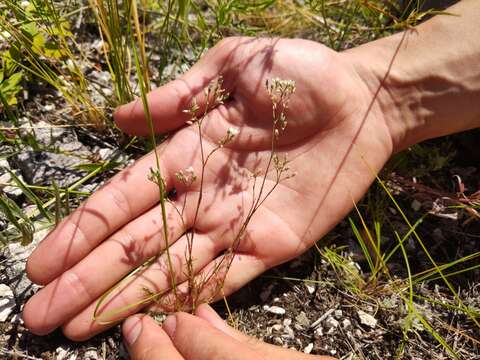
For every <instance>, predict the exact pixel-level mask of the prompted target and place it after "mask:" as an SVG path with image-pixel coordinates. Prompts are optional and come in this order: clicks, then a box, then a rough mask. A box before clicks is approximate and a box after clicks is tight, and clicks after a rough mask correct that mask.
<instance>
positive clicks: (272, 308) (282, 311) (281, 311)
mask: <svg viewBox="0 0 480 360" xmlns="http://www.w3.org/2000/svg"><path fill="white" fill-rule="evenodd" d="M263 310H265V311H266V312H269V313H272V314H275V315H285V313H286V311H285V309H284V308H282V307H280V306H275V305H274V306H268V305H264V306H263Z"/></svg>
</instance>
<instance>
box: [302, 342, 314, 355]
mask: <svg viewBox="0 0 480 360" xmlns="http://www.w3.org/2000/svg"><path fill="white" fill-rule="evenodd" d="M312 350H313V343H310V344H308V345H307V346H305V349H303V352H304V353H305V354H310V353H311V352H312Z"/></svg>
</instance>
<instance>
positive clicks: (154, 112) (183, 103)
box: [114, 38, 252, 136]
mask: <svg viewBox="0 0 480 360" xmlns="http://www.w3.org/2000/svg"><path fill="white" fill-rule="evenodd" d="M251 41H252V39H249V38H228V39H224V40H222V41H221V42H220V43H219V44H217V46H215V47H214V48H212V49H211V50H210V51H208V52H207V54H205V56H204V57H203V58H202V59H201V60H200V61H199V62H198V63H197V64H195V65H194V66H193V67H192V68H191V69H190V70H189V71H188V72H187V73H186V74H184V75H183V76H182V77H180V78H179V79H178V80H174V81H171V82H169V83H168V84H166V85H164V86H162V87H160V88H158V89H156V90H153V91H152V92H150V93H149V94H148V96H147V102H148V106H149V110H150V113H151V116H152V121H153V127H154V131H155V132H156V133H159V132H165V131H169V130H173V129H177V128H179V127H181V126H183V125H184V124H185V122H186V121H187V120H189V119H190V116H189V115H188V114H186V113H185V112H184V110H188V109H189V108H190V107H191V105H192V102H193V100H194V99H195V101H196V103H197V104H198V106H199V110H198V111H199V113H201V112H204V111H205V108H206V106H207V105H208V103H209V102H210V103H211V101H210V100H211V99H209V98H208V97H206V96H205V94H204V89H205V88H207V87H208V86H209V84H210V83H211V82H212V81H214V80H215V79H218V77H219V76H222V77H223V79H224V82H223V88H224V90H226V92H227V93H231V92H232V91H233V88H234V82H235V74H236V71H238V70H237V67H238V64H239V60H237V56H238V54H243V53H244V48H245V46H244V45H247V44H248V43H249V42H251ZM114 117H115V122H116V124H117V126H118V127H119V128H120V129H122V130H123V131H125V132H127V133H129V134H132V135H143V136H144V135H148V134H149V133H150V129H149V126H148V123H147V121H146V118H145V112H144V108H143V104H142V101H141V100H140V99H137V100H135V101H133V102H131V103H129V104H126V105H123V106H121V107H119V108H118V109H117V111H116V112H115V114H114Z"/></svg>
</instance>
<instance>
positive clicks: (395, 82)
mask: <svg viewBox="0 0 480 360" xmlns="http://www.w3.org/2000/svg"><path fill="white" fill-rule="evenodd" d="M460 5H462V6H457V7H453V8H451V12H454V13H455V12H459V13H460V14H461V15H460V16H446V15H444V16H442V15H441V16H437V17H435V18H433V19H432V20H430V21H428V22H426V23H424V24H422V25H420V26H419V27H418V28H416V29H415V30H409V31H407V32H404V33H400V34H396V35H394V36H390V37H388V38H384V39H381V40H378V41H375V42H372V43H369V44H366V45H362V46H360V47H358V48H355V49H352V50H349V51H347V52H345V53H344V54H345V56H347V57H349V58H350V60H351V62H352V63H353V64H354V67H355V69H356V71H357V73H358V74H359V76H360V77H361V79H362V80H363V82H364V83H365V84H366V85H367V86H368V88H369V89H370V92H371V95H372V96H375V103H376V104H377V107H378V108H379V109H380V112H381V113H382V116H383V118H384V121H385V124H386V126H387V127H388V129H389V131H390V135H391V138H392V144H393V151H394V152H398V151H400V150H402V149H405V148H407V147H409V146H411V145H413V144H415V143H418V142H420V141H422V140H425V139H429V138H434V137H438V136H443V135H447V134H451V133H455V132H459V131H463V130H468V129H471V128H475V127H480V68H479V67H478V58H480V31H479V30H478V29H476V26H475V25H474V24H475V18H476V16H478V15H480V6H479V5H478V4H477V3H475V2H474V1H473V2H472V1H465V2H463V4H462V3H461V4H460ZM458 28H460V29H459V30H457V29H458ZM456 31H459V33H455V32H456ZM452 33H453V34H452ZM465 34H469V35H468V36H465Z"/></svg>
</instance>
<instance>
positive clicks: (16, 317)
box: [10, 314, 24, 325]
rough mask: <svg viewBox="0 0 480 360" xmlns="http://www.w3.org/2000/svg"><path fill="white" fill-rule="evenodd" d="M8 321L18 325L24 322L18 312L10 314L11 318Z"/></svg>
mask: <svg viewBox="0 0 480 360" xmlns="http://www.w3.org/2000/svg"><path fill="white" fill-rule="evenodd" d="M10 322H11V323H12V324H19V325H23V324H24V322H23V319H22V316H21V315H20V314H14V315H13V316H12V318H11V319H10Z"/></svg>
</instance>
